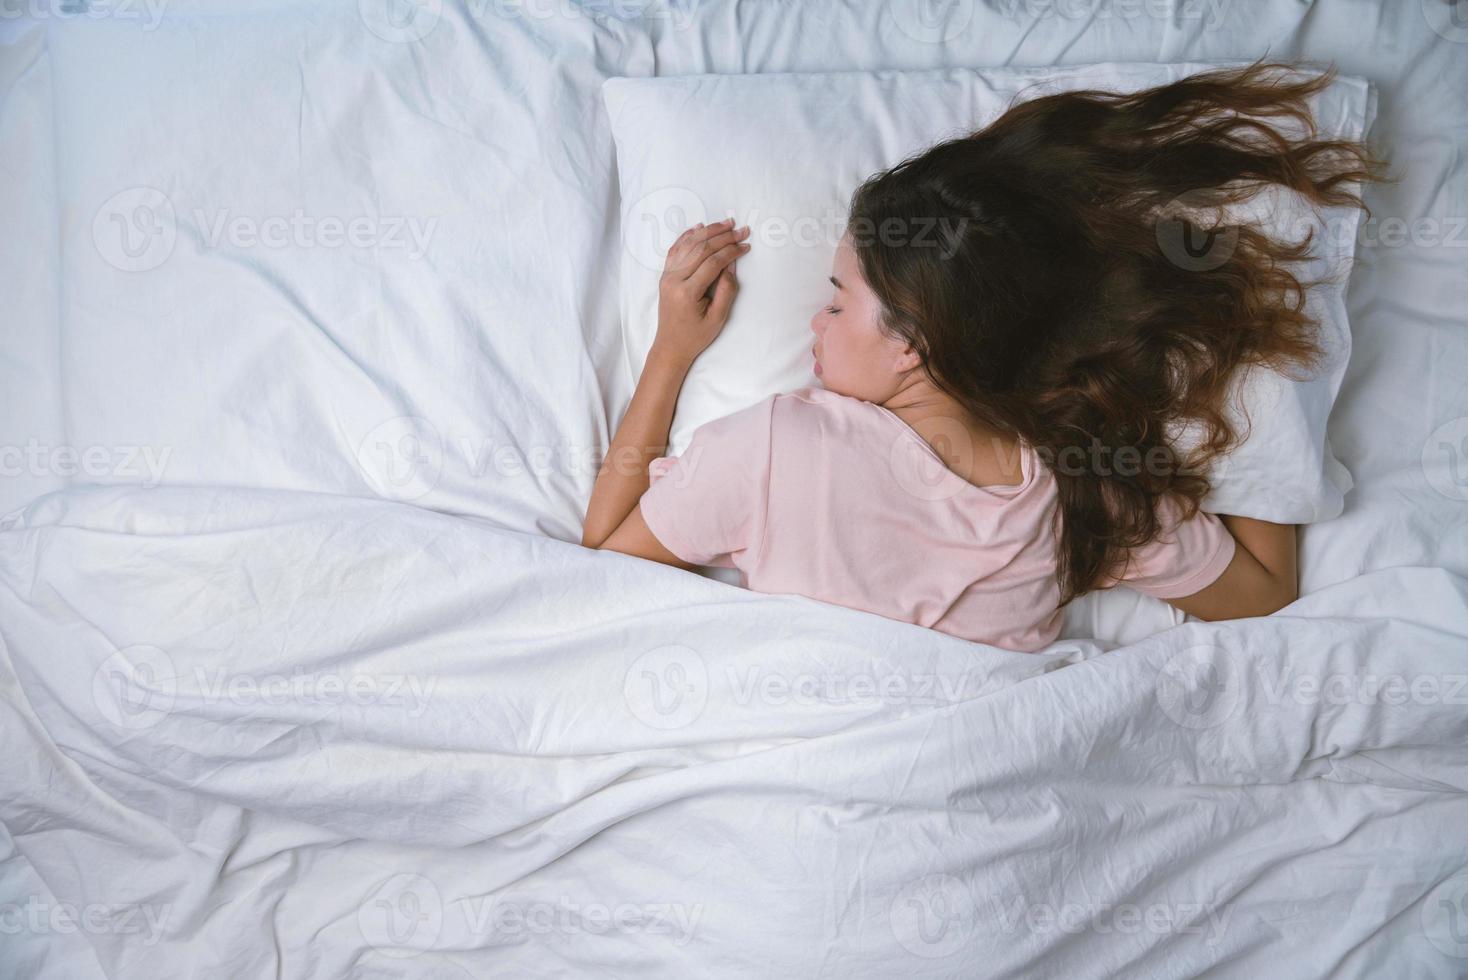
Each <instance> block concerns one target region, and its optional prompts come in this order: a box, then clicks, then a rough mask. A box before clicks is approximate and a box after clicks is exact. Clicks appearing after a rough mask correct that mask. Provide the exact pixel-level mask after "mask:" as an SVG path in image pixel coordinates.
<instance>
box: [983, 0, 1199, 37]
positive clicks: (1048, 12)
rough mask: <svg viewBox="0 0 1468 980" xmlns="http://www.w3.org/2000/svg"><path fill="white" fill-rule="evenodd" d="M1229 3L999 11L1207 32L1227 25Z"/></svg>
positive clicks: (1005, 0)
mask: <svg viewBox="0 0 1468 980" xmlns="http://www.w3.org/2000/svg"><path fill="white" fill-rule="evenodd" d="M1227 3H1228V0H999V10H1000V11H1001V12H1002V13H1004V14H1005V15H1006V16H1008V17H1019V16H1022V17H1027V18H1033V19H1034V20H1044V19H1045V18H1047V17H1061V18H1064V19H1066V20H1082V19H1084V20H1086V21H1105V20H1113V19H1121V20H1134V19H1136V18H1138V17H1150V18H1152V19H1153V20H1164V21H1168V22H1173V21H1190V20H1196V21H1202V22H1203V25H1202V26H1203V29H1204V30H1209V31H1211V30H1213V29H1215V28H1216V27H1218V26H1219V25H1220V24H1222V23H1223V19H1224V8H1225V6H1226V4H1227Z"/></svg>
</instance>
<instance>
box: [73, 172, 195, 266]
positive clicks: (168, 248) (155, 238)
mask: <svg viewBox="0 0 1468 980" xmlns="http://www.w3.org/2000/svg"><path fill="white" fill-rule="evenodd" d="M177 241H178V219H177V217H176V216H175V214H174V211H173V202H172V201H170V200H169V199H168V195H167V194H164V193H163V192H162V191H160V190H157V189H155V188H152V187H130V188H128V189H127V190H125V191H119V192H118V193H116V194H114V195H112V196H111V197H109V198H108V199H107V200H106V201H105V202H104V203H103V204H102V206H101V207H100V208H98V209H97V214H96V216H95V217H94V218H93V219H92V244H93V245H95V246H96V248H97V254H98V255H100V256H102V259H103V261H105V262H106V263H107V264H108V265H111V266H112V267H113V268H116V269H120V270H122V271H123V272H147V271H149V270H150V269H156V268H158V267H159V266H160V265H162V264H163V263H164V262H166V261H168V257H169V256H170V255H172V254H173V246H174V245H175V244H176V243H177Z"/></svg>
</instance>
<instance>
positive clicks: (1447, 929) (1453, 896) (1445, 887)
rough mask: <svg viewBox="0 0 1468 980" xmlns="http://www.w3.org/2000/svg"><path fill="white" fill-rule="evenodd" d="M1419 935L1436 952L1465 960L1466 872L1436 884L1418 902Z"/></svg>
mask: <svg viewBox="0 0 1468 980" xmlns="http://www.w3.org/2000/svg"><path fill="white" fill-rule="evenodd" d="M1422 932H1423V933H1424V934H1425V935H1426V936H1427V941H1428V942H1430V943H1432V945H1434V946H1436V947H1437V949H1438V952H1440V953H1442V954H1444V955H1445V956H1451V957H1453V958H1454V959H1460V960H1461V959H1468V873H1464V874H1459V875H1455V876H1454V877H1452V878H1449V879H1448V880H1447V881H1445V882H1443V883H1442V884H1440V885H1438V886H1437V887H1436V888H1434V889H1433V890H1432V892H1431V893H1430V894H1428V896H1427V899H1426V901H1424V902H1423V903H1422Z"/></svg>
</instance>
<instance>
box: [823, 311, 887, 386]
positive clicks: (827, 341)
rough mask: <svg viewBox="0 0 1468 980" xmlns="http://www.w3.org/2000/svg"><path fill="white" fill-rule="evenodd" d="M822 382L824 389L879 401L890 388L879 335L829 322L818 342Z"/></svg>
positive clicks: (883, 347)
mask: <svg viewBox="0 0 1468 980" xmlns="http://www.w3.org/2000/svg"><path fill="white" fill-rule="evenodd" d="M821 370H822V372H823V374H822V377H821V381H822V382H823V383H824V384H825V386H826V387H827V388H832V389H835V390H839V391H840V392H841V393H842V394H847V395H852V396H855V397H858V398H866V399H868V400H881V399H882V398H885V397H886V390H887V388H888V387H890V385H891V381H892V378H891V371H890V370H889V369H888V357H887V350H886V345H885V344H883V343H882V339H881V337H880V336H879V335H876V334H874V333H872V331H869V330H860V329H856V328H855V327H854V325H852V324H849V323H840V324H838V323H828V324H827V331H826V335H825V337H824V338H823V339H822V341H821Z"/></svg>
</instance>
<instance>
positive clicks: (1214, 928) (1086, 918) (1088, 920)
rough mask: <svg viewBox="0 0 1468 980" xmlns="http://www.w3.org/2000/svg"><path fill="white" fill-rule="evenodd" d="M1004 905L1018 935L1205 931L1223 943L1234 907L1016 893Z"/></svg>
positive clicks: (1008, 929)
mask: <svg viewBox="0 0 1468 980" xmlns="http://www.w3.org/2000/svg"><path fill="white" fill-rule="evenodd" d="M995 904H996V905H999V910H998V911H999V922H1000V928H1001V929H1003V930H1004V932H1005V933H1006V934H1013V933H1014V932H1015V931H1016V930H1018V929H1019V928H1020V926H1022V925H1023V926H1024V928H1025V931H1027V932H1029V933H1031V934H1034V935H1046V934H1052V933H1056V932H1062V933H1065V934H1066V935H1071V936H1074V935H1079V934H1081V933H1084V932H1090V933H1095V934H1097V935H1103V936H1104V935H1110V934H1113V933H1114V934H1119V935H1123V936H1135V935H1138V934H1140V933H1144V932H1145V933H1151V934H1152V935H1154V936H1167V935H1192V936H1203V937H1204V938H1203V945H1205V946H1210V947H1211V946H1217V945H1218V944H1219V943H1221V942H1222V941H1223V936H1224V933H1225V932H1227V931H1228V923H1229V920H1230V919H1231V918H1233V906H1232V905H1225V906H1223V907H1222V908H1218V907H1215V906H1212V905H1208V904H1205V903H1203V902H1179V903H1168V902H1154V903H1152V904H1150V905H1136V904H1134V903H1131V902H1120V903H1116V904H1113V903H1109V902H1058V903H1056V902H1029V901H1027V900H1026V899H1025V897H1024V896H1023V895H1017V896H1015V898H1014V900H1013V901H1011V902H1010V904H1009V905H1008V907H1005V906H1004V905H1002V904H1000V903H998V902H996V903H995Z"/></svg>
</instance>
